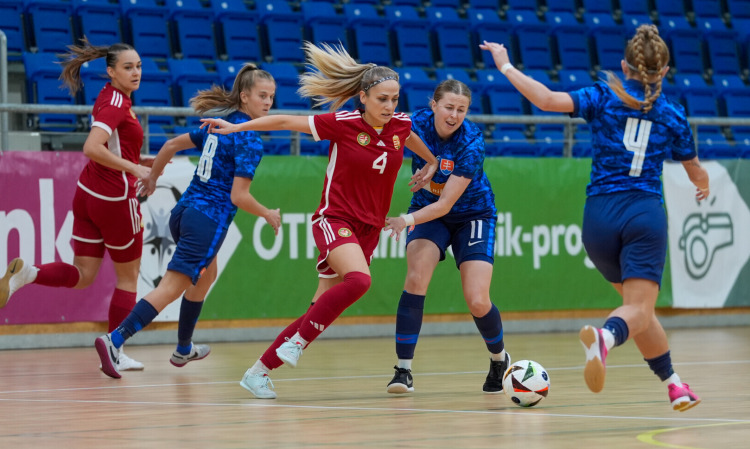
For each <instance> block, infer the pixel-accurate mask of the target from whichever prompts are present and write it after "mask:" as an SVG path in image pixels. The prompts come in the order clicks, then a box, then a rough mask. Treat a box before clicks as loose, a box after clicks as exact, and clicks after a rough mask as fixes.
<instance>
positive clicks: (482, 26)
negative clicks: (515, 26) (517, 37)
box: [468, 9, 512, 67]
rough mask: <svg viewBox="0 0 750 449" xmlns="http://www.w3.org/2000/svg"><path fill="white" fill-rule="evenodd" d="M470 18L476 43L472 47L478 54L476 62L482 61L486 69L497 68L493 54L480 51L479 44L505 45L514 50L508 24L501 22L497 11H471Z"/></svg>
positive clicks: (469, 12)
mask: <svg viewBox="0 0 750 449" xmlns="http://www.w3.org/2000/svg"><path fill="white" fill-rule="evenodd" d="M468 16H469V24H470V25H471V34H472V39H473V42H474V45H473V46H472V47H473V48H474V49H475V51H476V52H477V53H476V54H475V60H476V61H480V62H481V63H482V64H484V66H485V67H495V61H494V60H493V59H492V54H491V53H490V52H488V51H483V50H480V49H479V44H481V43H482V42H483V41H488V42H497V43H500V44H505V46H506V47H507V48H509V49H510V48H512V46H511V45H512V42H511V35H510V31H509V26H508V23H507V22H503V21H501V20H500V16H498V13H497V11H496V10H492V9H470V10H469V11H468Z"/></svg>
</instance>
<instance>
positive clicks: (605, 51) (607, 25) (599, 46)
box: [584, 14, 628, 71]
mask: <svg viewBox="0 0 750 449" xmlns="http://www.w3.org/2000/svg"><path fill="white" fill-rule="evenodd" d="M584 21H585V22H586V25H587V26H588V27H589V36H590V37H591V39H592V40H593V49H594V52H593V53H594V57H595V60H596V65H597V66H598V67H599V69H600V70H615V71H617V70H620V69H621V67H620V61H622V57H623V52H624V50H625V44H626V43H627V38H628V36H627V33H626V30H625V27H624V26H620V25H617V24H616V23H615V21H614V19H613V18H612V16H609V15H604V14H601V15H593V14H584Z"/></svg>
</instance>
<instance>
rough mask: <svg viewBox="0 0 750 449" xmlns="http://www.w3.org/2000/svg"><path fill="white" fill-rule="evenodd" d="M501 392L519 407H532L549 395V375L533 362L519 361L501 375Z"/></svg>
mask: <svg viewBox="0 0 750 449" xmlns="http://www.w3.org/2000/svg"><path fill="white" fill-rule="evenodd" d="M503 391H504V392H505V394H506V395H507V396H508V398H510V400H511V401H513V403H514V404H516V405H519V406H521V407H533V406H535V405H537V404H538V403H539V402H540V401H541V400H542V399H544V398H546V397H547V394H549V375H548V374H547V370H545V369H544V367H543V366H542V365H540V364H539V363H537V362H535V361H533V360H521V361H519V362H516V363H514V364H512V365H510V366H509V367H508V369H507V370H506V371H505V374H504V375H503Z"/></svg>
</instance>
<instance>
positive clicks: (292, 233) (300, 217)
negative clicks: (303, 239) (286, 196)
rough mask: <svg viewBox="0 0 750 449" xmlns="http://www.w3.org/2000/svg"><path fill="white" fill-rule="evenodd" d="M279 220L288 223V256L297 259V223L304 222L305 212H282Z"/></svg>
mask: <svg viewBox="0 0 750 449" xmlns="http://www.w3.org/2000/svg"><path fill="white" fill-rule="evenodd" d="M258 221H260V220H258ZM281 222H282V223H283V224H285V225H289V258H290V259H291V260H297V259H299V225H300V224H302V223H305V214H298V213H293V214H282V215H281Z"/></svg>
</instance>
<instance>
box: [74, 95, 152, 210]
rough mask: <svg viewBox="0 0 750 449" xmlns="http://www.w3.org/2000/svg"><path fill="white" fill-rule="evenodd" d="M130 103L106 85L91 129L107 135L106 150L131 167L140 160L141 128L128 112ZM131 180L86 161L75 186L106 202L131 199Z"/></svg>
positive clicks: (96, 105)
mask: <svg viewBox="0 0 750 449" xmlns="http://www.w3.org/2000/svg"><path fill="white" fill-rule="evenodd" d="M131 106H132V101H131V100H130V97H129V96H127V95H125V94H124V93H123V92H122V91H120V90H118V89H116V88H114V87H112V84H110V83H107V84H106V85H105V86H104V87H103V88H102V90H101V92H99V96H98V97H97V98H96V103H94V110H93V111H92V113H91V127H92V128H93V127H95V126H98V127H99V128H101V129H103V130H105V131H107V134H109V140H107V143H106V144H105V145H106V147H107V148H108V149H109V151H111V152H112V153H114V154H115V155H117V156H119V157H121V158H123V159H126V160H128V161H130V162H133V163H134V164H137V163H138V162H139V160H140V154H141V146H142V145H143V128H142V127H141V123H140V122H139V121H138V119H137V118H136V116H135V113H133V111H132V110H131V109H130V107H131ZM135 181H136V178H135V176H133V175H131V174H129V173H126V172H123V171H119V170H113V169H111V168H108V167H105V166H103V165H101V164H98V163H96V162H94V161H89V162H88V164H86V167H84V169H83V171H82V172H81V176H79V177H78V185H79V186H80V187H81V188H82V189H83V190H84V191H86V192H87V193H89V194H91V195H94V196H95V197H97V198H101V199H104V200H109V201H118V200H124V199H126V198H133V197H135V187H134V186H135Z"/></svg>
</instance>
